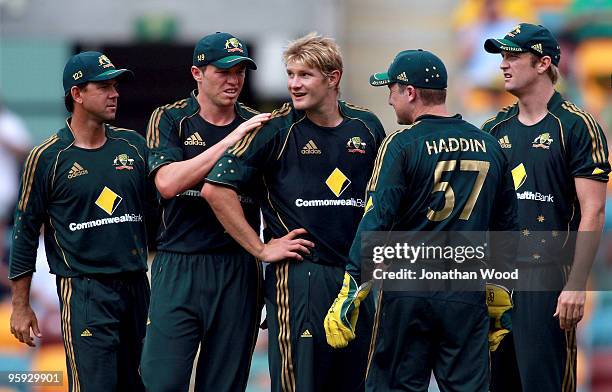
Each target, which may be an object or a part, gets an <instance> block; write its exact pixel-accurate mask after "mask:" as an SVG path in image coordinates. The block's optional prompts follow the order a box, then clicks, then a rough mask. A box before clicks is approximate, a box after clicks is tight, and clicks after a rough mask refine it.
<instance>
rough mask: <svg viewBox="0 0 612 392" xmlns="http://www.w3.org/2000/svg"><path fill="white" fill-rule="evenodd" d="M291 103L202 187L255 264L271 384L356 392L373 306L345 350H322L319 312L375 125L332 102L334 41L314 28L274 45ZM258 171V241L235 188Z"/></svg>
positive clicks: (329, 296)
mask: <svg viewBox="0 0 612 392" xmlns="http://www.w3.org/2000/svg"><path fill="white" fill-rule="evenodd" d="M284 61H285V64H286V69H287V87H288V90H289V93H290V95H291V100H292V102H291V103H287V104H285V105H284V106H282V107H281V108H280V109H279V110H277V111H275V112H273V114H272V119H271V120H270V121H269V122H268V123H267V124H265V125H264V126H263V127H262V128H259V129H257V130H256V131H254V132H252V133H251V134H249V135H248V136H246V137H245V138H243V139H242V140H241V141H240V142H239V143H238V144H236V145H235V146H234V147H233V148H232V149H230V150H229V151H228V153H227V154H225V155H224V156H223V157H222V158H221V159H220V160H219V162H218V163H217V164H215V167H214V168H213V170H212V171H211V172H210V174H209V175H208V177H207V178H206V184H205V185H204V188H203V195H204V197H205V198H206V200H208V202H209V203H210V205H211V206H212V208H213V210H214V211H215V214H216V215H217V217H218V218H219V220H220V221H221V223H222V224H223V226H224V227H225V228H226V230H227V231H228V232H229V233H230V235H231V236H232V237H234V238H235V239H236V241H238V242H239V243H240V244H241V245H242V246H243V247H244V248H245V249H246V250H247V251H249V253H251V254H252V255H254V256H255V257H257V258H259V259H261V260H265V261H268V262H273V263H271V264H270V265H268V266H267V268H266V281H265V300H266V312H267V324H268V327H269V361H270V362H269V364H270V375H271V377H272V390H273V391H291V392H292V391H299V392H309V391H356V390H363V375H364V374H365V366H366V357H367V347H368V343H369V339H370V334H371V324H372V317H373V308H374V303H373V301H370V302H368V303H367V304H366V306H365V309H364V311H363V316H364V317H363V319H362V320H361V321H360V323H359V324H358V325H357V327H356V328H357V342H356V344H355V345H354V346H353V347H349V348H347V349H342V350H332V349H331V348H330V347H328V346H327V344H326V343H325V331H324V330H323V318H324V316H325V312H326V311H327V307H328V306H329V303H330V302H331V301H332V300H333V298H334V297H335V295H336V293H337V292H338V290H339V289H340V286H341V285H342V275H343V273H344V268H345V266H346V262H347V260H348V251H349V245H350V241H351V240H352V238H353V236H354V235H355V230H356V229H357V224H358V223H359V219H360V217H361V215H362V213H363V208H364V206H365V200H364V193H365V187H366V183H367V180H368V177H369V175H370V173H371V171H372V168H373V166H374V158H375V156H376V151H377V150H378V146H379V145H380V143H381V141H382V139H383V137H384V133H383V129H382V125H381V123H380V121H379V120H378V119H377V118H376V116H375V115H374V114H372V113H371V112H369V111H367V110H366V109H363V108H360V107H358V106H355V105H352V104H350V103H348V102H345V101H341V100H338V95H339V91H340V79H341V77H342V72H343V66H342V57H341V54H340V50H339V47H338V45H337V44H336V43H335V42H334V41H333V40H332V39H330V38H327V37H321V36H318V35H316V34H314V33H312V34H309V35H306V36H304V37H302V38H299V39H297V40H295V41H293V42H291V43H290V44H289V45H288V47H287V48H286V50H285V52H284ZM259 179H263V184H264V187H263V189H262V190H261V191H260V193H259V194H258V198H259V199H261V200H262V201H263V204H262V211H263V216H264V219H265V222H266V224H267V229H268V230H269V232H270V234H271V236H272V237H273V238H274V239H273V240H271V241H270V242H268V243H266V244H264V243H262V241H261V240H260V239H259V236H258V234H257V232H256V231H254V230H253V229H252V228H251V227H250V226H249V225H248V224H247V220H246V219H245V218H244V215H243V209H242V208H241V206H240V204H239V202H238V201H239V199H238V198H237V192H242V190H243V189H248V188H249V187H250V186H251V185H250V184H251V183H253V182H254V181H257V180H259Z"/></svg>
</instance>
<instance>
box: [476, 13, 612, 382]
mask: <svg viewBox="0 0 612 392" xmlns="http://www.w3.org/2000/svg"><path fill="white" fill-rule="evenodd" d="M485 50H486V51H487V52H490V53H501V56H502V57H501V64H500V68H501V71H502V72H503V75H504V86H505V89H506V91H508V92H510V93H511V94H513V95H514V96H516V97H517V98H518V102H517V103H516V104H514V105H512V106H509V107H506V108H504V109H502V110H501V111H500V112H499V113H498V114H497V115H496V116H495V117H494V118H492V119H490V120H488V121H487V122H486V123H485V124H484V125H483V129H484V130H485V131H487V132H489V133H491V134H492V135H493V136H495V138H497V139H499V143H500V145H501V147H502V149H503V151H504V153H505V154H506V156H507V157H508V161H509V162H510V167H511V168H512V172H513V176H514V185H515V188H516V197H517V199H518V206H519V207H518V208H519V223H520V228H521V230H522V234H523V237H522V238H524V240H525V242H527V241H528V240H529V238H531V237H533V236H534V235H536V234H538V235H539V237H541V239H540V240H539V241H538V245H537V246H536V247H533V246H521V247H520V251H519V255H518V262H519V263H520V264H519V265H521V266H522V267H521V269H522V270H523V271H525V274H524V275H525V276H527V277H528V278H529V279H528V280H526V281H523V282H522V284H523V285H524V286H527V290H528V291H515V292H514V296H513V300H514V309H513V317H512V336H513V340H514V344H512V340H510V339H508V341H507V342H506V341H502V347H500V349H499V351H498V352H495V353H493V355H492V359H493V379H492V390H494V391H504V390H510V389H511V388H515V387H514V385H516V384H520V386H522V389H523V391H524V392H529V391H536V390H537V391H540V392H541V391H575V390H576V330H575V327H576V324H577V323H578V322H579V321H580V319H581V318H582V316H583V314H584V302H585V292H584V290H585V287H586V278H587V276H588V272H589V270H590V266H591V263H592V261H593V256H594V252H595V249H596V246H597V243H598V242H599V235H600V232H601V230H602V228H603V224H604V208H605V197H606V182H607V181H608V174H609V173H610V164H609V162H608V146H607V143H606V137H605V135H604V133H603V132H602V130H601V127H600V126H599V124H597V122H596V121H595V120H594V119H593V116H591V115H590V114H589V113H586V112H585V111H583V110H582V109H580V108H578V107H577V106H576V105H574V104H573V103H571V102H569V101H567V100H565V99H564V98H563V97H562V96H561V95H560V94H559V93H558V92H557V91H555V88H554V85H555V83H556V81H557V79H558V77H559V71H558V69H557V66H558V65H559V60H560V57H561V52H560V49H559V44H558V43H557V40H556V39H555V37H554V36H553V35H552V34H551V32H550V31H549V30H548V29H546V28H545V27H542V26H536V25H533V24H528V23H521V24H519V25H518V26H516V27H515V28H514V29H513V30H512V31H510V32H509V33H508V34H506V36H505V37H504V38H501V39H493V38H492V39H488V40H487V41H486V42H485ZM576 231H578V232H588V233H587V234H585V235H586V236H588V237H589V238H588V239H586V240H584V241H583V240H581V237H580V235H579V237H578V241H577V242H576V241H575V238H574V239H571V235H570V234H571V233H572V232H574V233H575V232H576ZM568 239H569V241H568ZM582 239H585V238H582ZM593 240H594V242H593ZM588 242H591V243H592V244H591V245H592V246H590V247H589V246H587V244H586V243H588ZM574 247H575V251H574ZM574 255H575V256H574ZM570 266H571V267H570ZM570 268H571V273H568V272H569V271H568V270H569V269H570ZM539 282H547V286H548V287H549V288H550V287H553V289H550V290H548V289H546V290H547V291H544V290H545V288H544V286H543V285H542V283H539ZM534 290H535V291H540V292H533V291H534ZM514 358H516V364H518V373H519V374H520V379H519V374H516V371H514V372H513V371H512V370H513V369H516V365H512V363H513V362H515V360H514ZM517 381H520V382H517Z"/></svg>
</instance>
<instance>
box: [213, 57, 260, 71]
mask: <svg viewBox="0 0 612 392" xmlns="http://www.w3.org/2000/svg"><path fill="white" fill-rule="evenodd" d="M242 62H244V63H246V67H247V68H249V69H257V64H255V61H254V60H253V59H252V58H250V57H245V56H227V57H224V58H222V59H220V60H217V61H213V62H212V63H211V64H212V65H214V66H215V67H217V68H222V69H228V68H231V67H233V66H234V65H236V64H240V63H242Z"/></svg>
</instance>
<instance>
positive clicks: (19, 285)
mask: <svg viewBox="0 0 612 392" xmlns="http://www.w3.org/2000/svg"><path fill="white" fill-rule="evenodd" d="M31 284H32V274H27V275H24V276H22V277H19V278H17V279H14V280H12V281H11V289H12V293H13V296H12V299H11V302H12V305H13V308H22V307H28V306H30V286H31Z"/></svg>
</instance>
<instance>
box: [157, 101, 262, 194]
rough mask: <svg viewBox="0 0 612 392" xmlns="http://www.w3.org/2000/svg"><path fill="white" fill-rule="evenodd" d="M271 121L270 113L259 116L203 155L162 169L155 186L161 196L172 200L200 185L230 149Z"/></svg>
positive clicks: (251, 119) (243, 124) (237, 128)
mask: <svg viewBox="0 0 612 392" xmlns="http://www.w3.org/2000/svg"><path fill="white" fill-rule="evenodd" d="M269 119H270V113H261V114H258V115H256V116H254V117H252V118H250V119H248V120H247V121H245V122H243V123H242V124H240V125H239V126H238V127H236V129H234V130H233V131H232V132H231V133H230V134H229V135H227V136H226V137H225V138H224V139H223V140H221V141H220V142H219V143H217V144H215V145H213V146H211V147H209V148H208V149H206V151H204V152H202V153H201V154H199V155H197V156H195V157H193V158H191V159H187V160H184V161H177V162H172V163H169V164H167V165H164V166H162V167H160V168H159V169H158V170H157V173H156V174H155V186H156V187H157V190H158V191H159V193H160V194H161V196H162V197H163V198H164V199H171V198H173V197H174V196H176V195H177V194H179V193H181V192H183V191H185V190H187V189H189V188H191V187H192V186H194V185H196V184H198V183H199V182H200V181H202V179H203V178H204V177H206V175H207V174H208V172H209V171H210V169H212V167H213V165H214V164H215V163H216V162H217V160H219V158H221V156H222V155H223V153H224V152H225V151H226V150H227V149H228V148H230V147H232V146H233V145H234V144H236V143H237V142H238V141H239V140H240V139H242V138H243V137H244V136H245V135H246V134H247V133H249V132H251V131H252V130H254V129H256V128H258V127H259V126H261V125H262V124H264V123H265V122H267V121H268V120H269Z"/></svg>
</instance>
